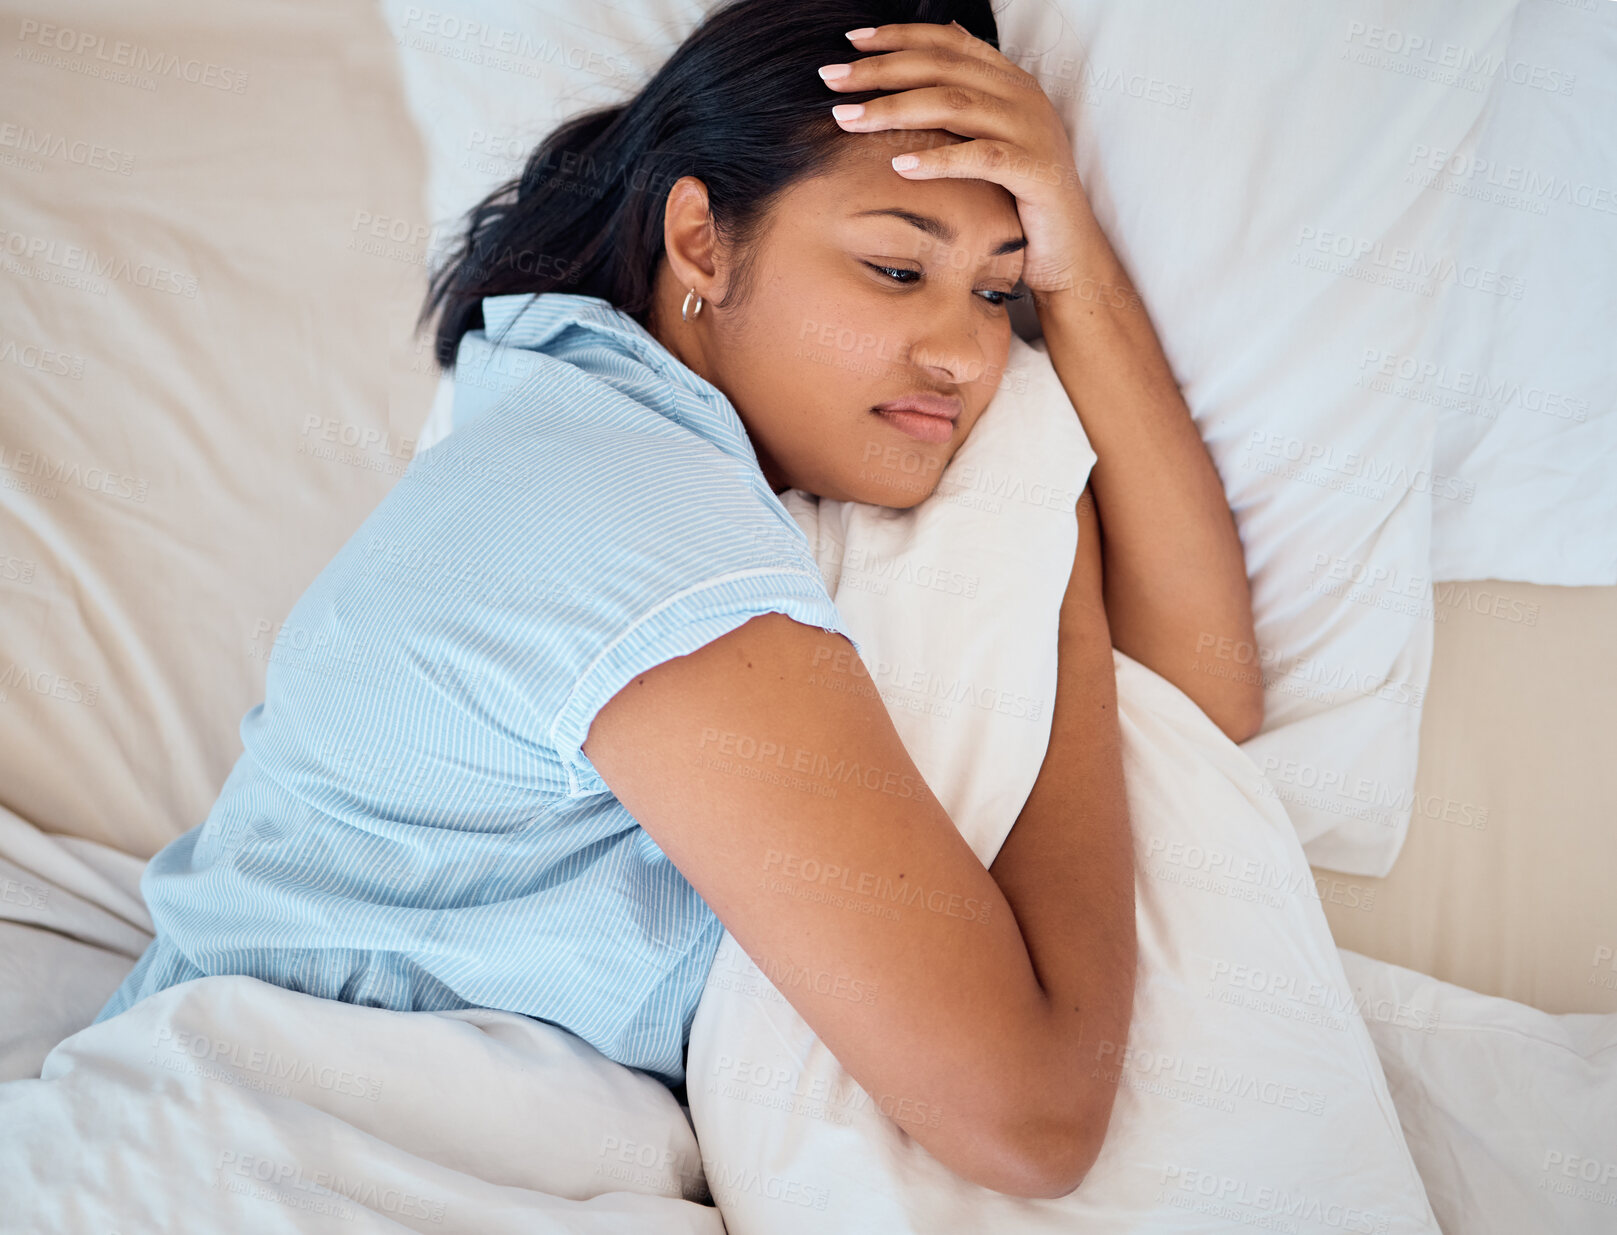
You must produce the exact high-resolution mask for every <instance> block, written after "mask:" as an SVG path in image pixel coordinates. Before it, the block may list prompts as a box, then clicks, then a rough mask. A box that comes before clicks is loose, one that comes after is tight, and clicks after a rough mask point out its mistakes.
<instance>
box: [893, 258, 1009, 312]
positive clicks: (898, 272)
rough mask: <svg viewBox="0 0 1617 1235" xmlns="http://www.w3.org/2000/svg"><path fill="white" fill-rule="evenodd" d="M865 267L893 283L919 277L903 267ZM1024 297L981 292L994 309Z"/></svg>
mask: <svg viewBox="0 0 1617 1235" xmlns="http://www.w3.org/2000/svg"><path fill="white" fill-rule="evenodd" d="M865 265H867V266H869V267H870V268H871V269H872V270H875V271H878V272H879V273H881V274H884V275H886V276H887V277H888V278H890V279H892V280H893V282H895V283H906V284H908V283H914V282H915V281H916V280H917V279H919V278H920V277H921V272H920V271H919V270H909V269H906V268H905V267H903V266H878V265H877V264H876V263H875V262H866V263H865ZM1026 295H1027V293H1026V292H1002V291H998V290H997V289H995V288H984V289H983V290H982V296H983V299H985V300H987V301H988V303H989V304H991V305H994V306H995V307H996V308H997V307H999V306H1000V305H1006V304H1009V303H1010V302H1011V301H1013V300H1021V299H1022V298H1023V297H1024V296H1026Z"/></svg>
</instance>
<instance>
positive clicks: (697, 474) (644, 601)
mask: <svg viewBox="0 0 1617 1235" xmlns="http://www.w3.org/2000/svg"><path fill="white" fill-rule="evenodd" d="M483 314H484V319H485V327H484V329H483V330H480V331H473V332H470V333H468V334H467V335H465V336H464V337H463V338H462V341H461V345H460V349H459V353H458V357H457V364H456V391H455V404H454V431H453V432H452V433H450V434H449V436H448V437H446V438H444V439H443V440H442V441H441V442H439V443H438V444H436V445H434V446H432V447H431V448H430V449H428V450H426V451H424V452H422V453H421V454H420V455H418V456H417V457H416V458H415V459H414V460H413V461H412V462H411V465H410V467H409V469H408V470H407V471H406V473H405V474H404V476H403V477H401V478H400V480H399V483H398V484H397V485H395V486H394V488H393V489H392V490H391V491H390V492H389V493H388V494H387V496H386V497H385V498H384V499H383V500H382V502H381V503H380V505H378V506H377V508H376V509H375V510H374V511H373V512H372V513H371V515H370V517H369V518H367V519H366V520H365V522H364V523H363V524H362V525H361V526H360V528H359V529H358V531H356V532H355V533H354V535H353V537H352V538H351V539H350V540H349V541H348V543H347V544H345V545H344V546H343V547H342V549H341V550H339V551H338V553H337V555H336V557H335V558H333V559H332V561H331V562H330V564H329V565H327V566H326V568H325V569H324V570H323V571H321V573H320V574H319V576H318V577H317V578H316V579H315V580H314V582H313V583H312V584H311V585H310V587H309V589H308V590H307V591H306V592H305V593H304V594H303V596H302V598H301V599H300V600H299V601H298V602H297V604H296V606H294V608H293V609H292V612H291V614H290V616H289V617H288V618H287V620H286V622H285V623H284V625H283V626H282V628H281V629H280V631H279V633H278V635H277V636H276V640H275V646H274V649H273V651H272V653H271V655H270V659H269V666H268V672H267V677H266V681H265V686H264V701H263V702H262V703H260V704H258V705H257V706H255V707H253V708H252V709H250V710H249V711H248V712H247V714H246V715H245V717H244V718H243V719H242V722H241V741H242V746H243V747H244V750H243V753H242V755H241V756H240V758H239V759H238V760H237V761H236V764H235V766H234V768H233V769H232V770H231V772H230V775H229V777H228V778H227V779H226V781H225V784H224V788H223V789H222V791H221V792H220V794H219V798H218V800H217V801H216V802H215V803H214V805H213V808H212V810H211V811H210V813H209V814H208V817H207V819H206V820H205V821H204V822H203V823H202V824H201V825H200V826H198V827H195V828H193V829H192V830H191V831H189V832H187V833H185V835H183V836H181V837H179V838H177V839H176V840H174V841H172V842H171V843H170V844H169V845H167V846H166V847H165V848H164V849H163V850H162V851H161V852H159V853H158V854H157V855H156V856H155V857H154V858H153V859H152V861H151V863H150V865H149V866H148V867H147V869H146V872H145V875H144V876H143V878H142V879H141V892H142V894H143V895H144V896H145V899H146V902H147V904H148V905H149V906H150V908H151V913H152V919H153V921H154V922H155V924H156V926H157V937H156V939H155V940H154V941H153V942H152V944H151V946H150V947H149V948H148V949H147V950H146V952H145V954H144V955H143V956H142V957H141V959H140V961H139V962H138V963H137V964H136V965H135V968H134V970H133V971H132V972H131V973H130V974H129V976H128V977H127V978H126V979H125V981H124V983H123V985H122V986H121V987H119V989H118V990H117V992H116V993H115V994H114V995H113V997H112V998H111V1000H109V1001H108V1003H107V1005H106V1006H105V1007H104V1008H103V1009H102V1010H101V1012H100V1014H99V1015H98V1016H97V1018H96V1019H97V1021H101V1020H105V1019H106V1018H107V1017H109V1016H113V1015H115V1014H117V1013H118V1012H121V1011H123V1010H124V1009H125V1008H127V1007H129V1006H130V1005H131V1004H132V1003H134V1002H135V1001H136V1000H138V999H141V998H143V997H145V996H147V995H150V994H152V993H154V992H156V991H159V990H162V989H164V988H165V987H168V986H172V985H174V984H176V983H179V982H185V981H188V980H190V979H193V978H199V977H203V976H205V975H214V974H246V975H249V976H251V977H255V978H260V979H262V980H264V981H266V982H273V983H276V984H278V985H280V986H283V987H288V988H290V989H292V990H298V991H305V992H308V993H310V994H314V995H320V996H324V997H325V998H328V999H340V1000H343V1001H345V1002H348V1003H355V1004H365V1005H369V1006H375V1007H386V1008H394V1009H399V1010H405V1011H413V1010H437V1009H449V1008H463V1007H485V1008H499V1009H505V1010H508V1011H512V1012H519V1013H524V1014H526V1015H528V1016H533V1017H538V1018H541V1019H543V1020H546V1021H551V1022H554V1023H555V1024H558V1025H561V1026H563V1027H564V1028H566V1029H568V1030H569V1031H571V1032H572V1033H574V1034H577V1035H578V1036H579V1037H581V1038H583V1039H584V1040H586V1041H587V1042H589V1043H591V1044H592V1045H593V1046H595V1047H596V1048H597V1049H598V1050H600V1051H601V1052H602V1053H603V1054H605V1055H607V1056H609V1057H610V1058H612V1059H615V1060H617V1061H618V1062H620V1063H623V1064H626V1065H628V1066H630V1067H634V1068H640V1069H644V1070H646V1071H648V1072H651V1073H654V1074H657V1075H658V1077H659V1078H660V1079H662V1080H663V1081H664V1083H666V1084H669V1085H678V1084H680V1083H682V1082H683V1080H684V1075H685V1067H684V1050H685V1044H686V1041H687V1039H688V1036H689V1032H690V1025H691V1020H692V1018H693V1016H694V1015H695V1011H696V1004H697V1001H698V999H699V997H700V995H701V992H702V988H703V985H704V983H705V981H706V979H707V974H708V970H709V968H710V967H711V964H712V961H713V957H714V953H715V951H716V950H717V947H718V942H719V937H720V934H721V932H722V927H721V924H720V922H719V920H718V919H717V918H716V917H715V916H714V914H713V911H712V910H711V909H710V908H709V907H708V906H707V904H706V902H704V901H703V900H702V899H701V897H700V896H698V895H697V893H696V890H695V889H694V888H692V887H691V885H690V884H689V883H688V882H687V881H686V880H685V878H684V877H683V876H682V875H681V874H680V873H679V871H678V870H677V869H676V868H675V867H674V865H673V864H672V863H671V862H670V861H669V860H668V858H667V857H666V856H665V855H664V854H663V852H662V851H661V850H660V849H659V848H658V847H657V845H656V844H655V843H654V842H653V841H652V839H651V837H650V836H649V835H647V833H646V832H645V831H644V830H643V829H642V828H641V827H640V826H639V825H638V824H637V823H636V822H635V820H634V818H633V817H632V816H631V815H630V814H629V812H628V811H627V810H625V809H624V807H623V806H622V805H621V804H620V803H619V802H618V800H617V799H616V798H615V797H614V796H613V795H612V793H611V791H610V790H609V789H608V788H607V786H606V784H605V782H604V781H603V780H602V779H601V777H600V776H599V775H597V774H596V771H595V769H594V768H593V767H592V766H591V764H590V761H589V758H588V757H587V756H586V755H585V754H584V753H583V751H581V750H580V749H579V747H580V743H581V742H582V741H583V740H584V738H585V736H586V735H587V733H588V731H589V726H590V722H591V720H592V719H593V718H594V716H595V714H596V712H597V711H598V710H599V709H600V708H601V706H602V705H603V704H604V703H605V702H606V701H607V700H608V699H610V698H611V697H612V696H613V695H614V694H615V693H616V692H617V691H618V690H619V689H620V688H621V687H623V686H624V685H626V684H627V683H628V682H629V681H630V680H631V679H632V678H633V677H634V676H635V675H636V674H639V673H641V672H643V671H645V670H647V669H649V668H651V667H652V666H654V665H657V664H660V663H662V662H663V661H666V660H669V659H671V658H673V657H676V656H683V655H685V654H687V653H689V652H692V651H695V650H696V649H697V648H699V647H701V646H702V645H704V644H706V643H709V642H711V641H712V640H714V639H716V638H718V637H719V636H720V635H723V634H725V633H726V632H728V631H730V630H733V629H735V628H736V627H738V626H740V625H741V624H742V623H744V622H746V621H747V620H748V619H749V618H752V617H754V616H756V615H758V614H761V613H768V612H778V613H785V614H788V615H789V616H791V617H792V618H795V619H796V620H797V621H799V622H803V623H806V624H810V625H814V626H818V627H821V628H823V629H825V630H830V631H835V632H838V633H841V634H843V635H846V636H847V637H848V638H849V639H850V641H852V635H851V634H850V633H849V631H848V630H847V629H846V628H845V627H844V625H843V621H842V617H841V615H840V614H839V613H838V612H837V609H836V606H835V604H834V603H833V602H832V601H831V598H830V596H829V595H828V594H827V592H826V588H825V584H824V581H823V579H822V578H821V576H820V573H819V569H818V567H817V566H816V565H815V561H814V556H813V553H812V551H811V548H810V546H809V543H808V541H807V539H806V537H805V536H804V535H803V533H802V530H801V529H800V528H799V527H798V526H797V524H796V522H795V521H794V520H793V519H792V517H791V515H790V514H789V513H788V512H787V511H786V509H785V507H784V506H782V505H781V503H780V501H779V500H778V499H777V498H776V496H775V494H774V493H773V492H772V491H771V490H770V487H769V484H768V482H767V481H766V480H765V479H764V475H763V472H762V471H761V469H760V468H759V465H758V459H757V456H756V454H755V453H754V451H753V449H752V444H751V442H750V441H749V440H748V437H747V433H746V430H745V428H744V427H743V425H742V423H741V420H740V418H739V417H738V416H737V415H736V411H735V409H734V407H733V406H732V405H731V404H730V402H729V400H728V399H727V398H726V397H725V396H724V395H723V394H722V393H721V392H720V391H719V390H718V388H717V387H715V386H713V385H712V384H711V383H709V382H707V381H706V380H704V379H703V378H701V377H699V376H698V375H697V374H696V373H694V372H693V371H692V370H690V369H689V368H687V367H686V366H685V365H684V364H682V363H681V362H680V361H678V360H676V359H675V358H674V357H673V355H672V354H671V353H670V352H669V351H668V350H667V349H666V348H664V347H663V346H662V345H661V344H660V343H658V342H657V341H656V339H655V338H653V337H652V335H651V334H650V333H649V332H647V331H646V330H645V329H644V328H642V327H641V326H640V325H639V323H637V322H636V321H635V320H634V319H633V318H631V317H629V316H628V315H627V314H625V313H623V312H621V311H619V310H618V309H616V308H614V307H613V306H612V305H611V304H610V303H608V302H607V301H605V300H603V299H600V298H598V297H594V296H581V295H573V294H563V293H549V294H546V295H543V296H538V297H535V296H532V295H519V296H498V297H492V298H489V299H486V300H484V301H483ZM855 646H856V647H857V646H858V645H857V642H855Z"/></svg>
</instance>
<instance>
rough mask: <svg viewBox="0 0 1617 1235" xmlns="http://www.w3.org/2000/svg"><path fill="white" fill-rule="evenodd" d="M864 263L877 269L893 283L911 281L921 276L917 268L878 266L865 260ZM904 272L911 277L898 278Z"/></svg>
mask: <svg viewBox="0 0 1617 1235" xmlns="http://www.w3.org/2000/svg"><path fill="white" fill-rule="evenodd" d="M865 265H867V266H869V267H870V268H871V269H872V270H877V271H880V272H881V273H882V274H884V275H887V276H888V277H889V278H891V279H892V280H893V282H895V283H913V282H915V280H916V279H919V278H920V277H921V272H920V271H919V270H906V269H905V268H904V267H902V266H878V265H876V263H875V262H866V263H865ZM906 274H907V275H910V276H912V277H911V278H908V279H901V278H899V276H900V275H906Z"/></svg>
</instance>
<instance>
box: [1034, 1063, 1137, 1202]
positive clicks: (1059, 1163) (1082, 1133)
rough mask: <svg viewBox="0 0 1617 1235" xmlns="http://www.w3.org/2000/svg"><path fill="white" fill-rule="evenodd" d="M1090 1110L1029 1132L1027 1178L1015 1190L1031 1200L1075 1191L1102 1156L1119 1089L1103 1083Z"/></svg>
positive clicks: (1061, 1195) (1050, 1198)
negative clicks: (1114, 1098)
mask: <svg viewBox="0 0 1617 1235" xmlns="http://www.w3.org/2000/svg"><path fill="white" fill-rule="evenodd" d="M1098 1089H1099V1090H1103V1091H1104V1092H1097V1094H1096V1096H1095V1098H1094V1099H1093V1100H1092V1101H1091V1103H1090V1107H1089V1110H1088V1111H1087V1112H1086V1113H1085V1114H1084V1115H1083V1116H1082V1117H1081V1118H1079V1119H1078V1120H1077V1121H1076V1122H1069V1121H1063V1122H1061V1123H1059V1124H1052V1125H1046V1126H1045V1127H1043V1128H1040V1129H1038V1130H1031V1131H1030V1132H1029V1133H1028V1136H1027V1141H1026V1143H1025V1144H1024V1146H1023V1148H1022V1152H1021V1158H1022V1161H1023V1162H1024V1163H1025V1164H1026V1166H1025V1171H1024V1178H1023V1179H1021V1180H1020V1181H1018V1185H1017V1187H1016V1192H1015V1194H1016V1195H1018V1196H1024V1197H1028V1198H1029V1199H1032V1200H1057V1199H1059V1198H1061V1197H1064V1196H1070V1195H1071V1194H1072V1193H1074V1192H1076V1191H1077V1190H1078V1188H1079V1187H1080V1186H1081V1185H1082V1184H1083V1182H1084V1180H1085V1178H1086V1177H1087V1176H1088V1175H1089V1172H1090V1169H1091V1168H1092V1167H1093V1166H1094V1165H1095V1160H1096V1159H1097V1158H1099V1157H1100V1150H1101V1146H1102V1145H1103V1144H1104V1143H1105V1140H1106V1129H1107V1126H1108V1125H1109V1124H1110V1122H1111V1114H1112V1099H1113V1097H1114V1096H1115V1093H1116V1090H1115V1088H1114V1087H1112V1086H1100V1087H1098Z"/></svg>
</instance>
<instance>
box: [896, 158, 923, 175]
mask: <svg viewBox="0 0 1617 1235" xmlns="http://www.w3.org/2000/svg"><path fill="white" fill-rule="evenodd" d="M920 165H921V160H920V159H918V158H916V157H915V156H914V155H913V154H895V155H894V156H893V170H894V171H895V172H907V171H909V169H910V168H912V167H919V166H920Z"/></svg>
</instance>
